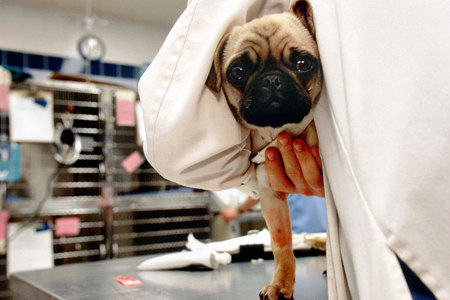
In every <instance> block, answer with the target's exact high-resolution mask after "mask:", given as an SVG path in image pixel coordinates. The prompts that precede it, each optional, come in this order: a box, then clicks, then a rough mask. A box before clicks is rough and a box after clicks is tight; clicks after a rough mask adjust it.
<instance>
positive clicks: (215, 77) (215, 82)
mask: <svg viewBox="0 0 450 300" xmlns="http://www.w3.org/2000/svg"><path fill="white" fill-rule="evenodd" d="M228 37H229V34H226V35H225V36H224V37H223V38H222V39H221V40H220V42H219V45H217V48H216V52H215V53H214V61H213V64H212V66H211V70H210V71H209V75H208V78H207V79H206V86H207V87H208V88H209V89H210V90H211V91H213V92H214V93H219V92H220V89H221V88H222V63H223V51H224V49H225V45H226V44H227V42H228Z"/></svg>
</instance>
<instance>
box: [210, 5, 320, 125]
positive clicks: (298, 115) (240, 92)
mask: <svg viewBox="0 0 450 300" xmlns="http://www.w3.org/2000/svg"><path fill="white" fill-rule="evenodd" d="M299 3H301V4H299ZM297 5H298V6H297ZM314 34H315V33H314V27H313V22H312V14H311V9H310V7H309V4H308V3H307V2H305V1H299V2H297V4H294V6H293V8H292V10H291V12H286V13H282V14H275V15H269V16H265V17H263V18H260V19H256V20H253V21H252V22H249V23H247V24H244V25H242V26H236V27H234V28H233V29H232V30H231V31H230V32H229V33H228V34H227V35H226V36H225V37H224V38H223V39H222V41H221V43H220V44H219V46H218V48H217V50H216V54H215V59H214V66H213V69H212V71H211V74H210V76H209V78H208V82H207V85H208V86H209V87H210V88H211V89H213V90H215V91H216V92H218V91H220V88H223V90H224V93H225V95H226V98H227V100H228V103H229V105H230V108H231V109H232V111H233V113H234V115H235V117H236V119H237V120H238V121H240V122H241V123H242V124H243V125H244V126H246V127H249V128H258V127H267V126H269V127H273V128H277V127H282V126H283V125H285V124H288V123H300V122H301V121H302V119H303V117H304V116H306V115H307V114H308V113H309V112H310V110H311V108H312V105H313V102H314V100H315V99H316V97H317V96H318V94H319V92H320V89H321V85H322V75H321V68H320V61H319V52H318V49H317V44H316V41H315V36H314Z"/></svg>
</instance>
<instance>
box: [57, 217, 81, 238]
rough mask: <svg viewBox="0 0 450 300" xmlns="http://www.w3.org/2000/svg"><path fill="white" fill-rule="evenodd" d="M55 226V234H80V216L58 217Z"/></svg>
mask: <svg viewBox="0 0 450 300" xmlns="http://www.w3.org/2000/svg"><path fill="white" fill-rule="evenodd" d="M55 226H56V230H55V236H77V235H79V234H80V218H79V217H61V218H56V219H55Z"/></svg>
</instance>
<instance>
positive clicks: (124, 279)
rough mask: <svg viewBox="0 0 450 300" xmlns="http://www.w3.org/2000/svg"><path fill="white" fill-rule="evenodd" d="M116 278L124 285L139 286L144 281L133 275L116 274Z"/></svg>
mask: <svg viewBox="0 0 450 300" xmlns="http://www.w3.org/2000/svg"><path fill="white" fill-rule="evenodd" d="M114 280H115V281H117V282H120V283H121V284H123V285H124V286H139V285H142V282H141V281H140V280H139V279H136V278H134V277H131V276H116V277H114Z"/></svg>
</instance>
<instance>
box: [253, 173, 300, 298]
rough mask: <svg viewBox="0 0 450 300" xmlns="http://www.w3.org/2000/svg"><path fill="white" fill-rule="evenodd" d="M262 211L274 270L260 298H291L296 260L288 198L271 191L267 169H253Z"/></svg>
mask: <svg viewBox="0 0 450 300" xmlns="http://www.w3.org/2000/svg"><path fill="white" fill-rule="evenodd" d="M256 176H257V180H258V186H259V192H260V202H261V209H262V213H263V215H264V218H265V220H266V225H267V227H268V229H269V232H270V237H271V242H272V252H273V255H274V259H275V271H274V274H273V277H272V282H271V283H270V285H266V286H264V288H263V289H262V291H261V293H260V298H261V299H270V300H273V299H291V298H292V296H293V294H294V282H295V257H294V253H293V250H292V230H291V220H290V217H289V204H288V202H287V195H285V194H281V193H277V192H275V191H273V190H272V189H271V188H270V185H269V179H268V176H267V170H266V166H265V165H264V164H262V165H259V166H258V167H257V169H256Z"/></svg>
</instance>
